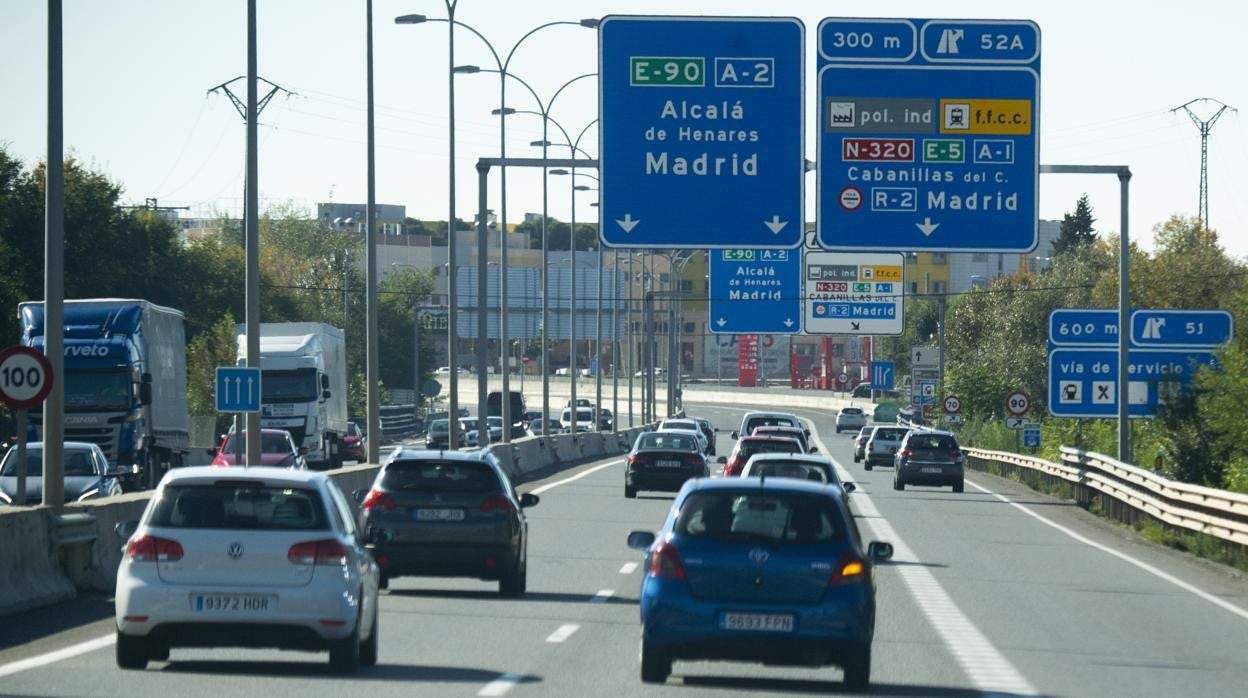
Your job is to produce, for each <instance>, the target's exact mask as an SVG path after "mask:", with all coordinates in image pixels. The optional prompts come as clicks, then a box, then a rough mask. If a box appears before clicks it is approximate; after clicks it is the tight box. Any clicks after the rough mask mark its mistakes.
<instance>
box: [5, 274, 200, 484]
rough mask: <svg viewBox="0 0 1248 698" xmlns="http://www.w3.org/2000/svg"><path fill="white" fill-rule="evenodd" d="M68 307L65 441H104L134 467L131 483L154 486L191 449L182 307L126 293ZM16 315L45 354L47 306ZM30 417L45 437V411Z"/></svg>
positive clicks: (117, 463)
mask: <svg viewBox="0 0 1248 698" xmlns="http://www.w3.org/2000/svg"><path fill="white" fill-rule="evenodd" d="M64 310H65V367H64V372H65V375H64V377H63V378H59V380H61V381H62V382H63V384H64V386H65V387H64V390H65V440H66V441H87V442H90V443H94V444H96V445H98V446H99V447H100V448H101V449H102V450H103V451H104V454H105V455H106V456H107V457H108V461H109V463H110V464H111V465H112V466H113V467H115V468H120V469H128V470H129V471H130V473H131V474H130V475H129V476H127V477H126V478H124V479H123V484H124V485H125V486H126V487H127V488H130V489H133V488H136V487H155V486H156V483H158V482H160V479H161V478H162V477H164V474H165V473H166V472H167V471H168V470H169V469H170V468H176V467H180V466H182V465H185V464H186V462H187V454H188V453H189V451H190V441H191V438H190V421H191V418H190V413H189V411H188V409H187V405H186V326H185V325H186V323H185V318H184V317H183V315H182V312H181V311H179V310H174V309H173V308H166V307H163V306H160V305H156V304H155V303H150V302H148V301H145V300H137V299H121V298H98V299H87V300H67V301H65V305H64ZM17 312H18V319H19V321H20V323H21V329H22V339H21V343H22V345H23V346H28V347H33V348H35V349H38V350H40V351H43V347H44V342H45V327H44V308H43V303H42V302H27V303H21V304H19V305H18V310H17ZM30 419H31V422H32V425H33V426H34V428H35V430H36V433H37V434H38V436H37V438H38V439H42V438H43V414H42V412H39V411H34V412H32V413H31V414H30Z"/></svg>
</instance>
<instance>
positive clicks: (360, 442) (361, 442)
mask: <svg viewBox="0 0 1248 698" xmlns="http://www.w3.org/2000/svg"><path fill="white" fill-rule="evenodd" d="M367 445H368V441H367V440H365V438H364V432H363V431H362V430H361V429H360V425H358V424H356V423H355V422H347V433H346V435H345V436H343V437H342V444H341V447H342V459H343V460H353V461H355V462H357V463H363V462H364V461H366V460H368V449H367Z"/></svg>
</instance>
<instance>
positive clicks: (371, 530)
mask: <svg viewBox="0 0 1248 698" xmlns="http://www.w3.org/2000/svg"><path fill="white" fill-rule="evenodd" d="M355 496H356V499H357V500H358V501H359V502H360V521H359V523H360V530H361V531H363V534H364V539H365V541H366V542H367V544H368V547H369V549H370V550H372V552H373V557H374V559H375V560H376V561H377V566H378V567H380V568H381V586H382V588H383V589H384V588H386V586H387V585H388V584H389V582H390V580H391V579H393V578H395V577H404V576H422V577H475V578H477V579H486V580H498V591H499V593H500V594H502V595H503V596H519V595H520V594H522V593H524V589H525V584H526V578H527V576H528V575H527V573H528V556H527V554H526V551H527V550H528V529H529V525H528V522H527V521H526V519H525V517H524V511H523V509H524V508H525V507H531V506H534V505H536V504H537V502H538V499H537V495H533V494H523V495H518V494H516V491H515V489H514V488H513V487H512V486H511V481H509V480H508V479H507V475H506V474H505V473H504V472H503V469H502V468H501V467H500V466H499V462H498V458H497V457H495V456H494V454H493V453H490V452H489V451H471V452H460V451H420V450H416V449H409V448H404V449H400V450H397V451H395V452H394V454H393V455H391V456H390V458H389V459H388V460H387V461H386V462H385V463H383V464H382V466H381V470H380V471H378V473H377V478H376V479H375V480H374V481H373V486H372V488H371V489H369V490H357V491H356V492H355Z"/></svg>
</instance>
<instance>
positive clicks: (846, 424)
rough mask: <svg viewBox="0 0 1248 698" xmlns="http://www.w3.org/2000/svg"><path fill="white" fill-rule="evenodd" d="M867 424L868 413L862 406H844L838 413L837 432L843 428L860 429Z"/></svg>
mask: <svg viewBox="0 0 1248 698" xmlns="http://www.w3.org/2000/svg"><path fill="white" fill-rule="evenodd" d="M865 426H867V413H866V412H865V411H863V409H862V408H861V407H842V408H841V411H840V412H837V413H836V433H838V434H839V433H841V430H842V429H852V430H858V429H861V428H863V427H865Z"/></svg>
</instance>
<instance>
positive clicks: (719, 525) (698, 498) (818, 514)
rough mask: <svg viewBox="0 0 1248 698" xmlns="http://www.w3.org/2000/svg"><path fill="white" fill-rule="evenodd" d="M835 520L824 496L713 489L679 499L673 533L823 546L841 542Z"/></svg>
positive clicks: (841, 533)
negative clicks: (677, 514) (678, 511)
mask: <svg viewBox="0 0 1248 698" xmlns="http://www.w3.org/2000/svg"><path fill="white" fill-rule="evenodd" d="M841 521H842V518H841V516H840V514H839V511H838V510H837V509H836V504H835V502H834V501H833V500H831V499H829V498H827V497H819V496H816V495H808V494H801V493H792V494H788V493H778V492H759V491H741V490H716V491H709V492H699V493H697V494H692V495H690V496H689V498H688V499H686V500H685V502H684V505H683V506H682V507H681V509H680V514H679V516H678V517H677V519H676V533H677V534H679V535H683V536H690V537H693V538H713V539H716V540H723V541H741V542H763V543H772V544H814V545H823V544H830V543H839V542H841V541H843V540H844V538H845V531H844V526H843V525H842V523H841Z"/></svg>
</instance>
